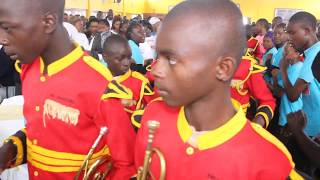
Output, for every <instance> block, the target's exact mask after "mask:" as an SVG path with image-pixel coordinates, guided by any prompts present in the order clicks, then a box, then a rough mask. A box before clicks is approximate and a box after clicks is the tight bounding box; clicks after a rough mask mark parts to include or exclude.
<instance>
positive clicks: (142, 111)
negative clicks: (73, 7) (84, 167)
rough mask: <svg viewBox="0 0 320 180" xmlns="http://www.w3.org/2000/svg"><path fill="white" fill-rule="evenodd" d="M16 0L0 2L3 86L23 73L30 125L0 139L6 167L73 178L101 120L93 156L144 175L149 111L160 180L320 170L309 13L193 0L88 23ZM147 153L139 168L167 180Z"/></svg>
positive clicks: (319, 51)
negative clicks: (260, 12)
mask: <svg viewBox="0 0 320 180" xmlns="http://www.w3.org/2000/svg"><path fill="white" fill-rule="evenodd" d="M17 1H18V0H4V2H3V3H2V6H1V7H0V44H1V45H3V48H2V49H1V54H3V57H2V56H0V58H1V59H0V63H1V64H2V63H6V67H10V69H11V71H10V73H8V74H9V76H10V77H11V79H12V83H11V84H9V85H7V84H5V83H2V79H5V80H7V78H8V77H7V76H8V74H7V75H6V76H2V74H1V73H0V77H1V78H0V84H1V85H2V86H6V87H11V86H12V87H15V89H14V90H13V91H15V92H16V93H13V94H12V95H11V96H13V95H17V94H19V92H17V91H18V90H17V89H20V88H21V87H20V80H21V82H22V94H23V96H24V99H25V104H24V116H25V118H26V122H27V123H26V128H25V129H22V130H20V131H18V132H17V133H16V134H14V135H12V136H10V137H9V138H8V139H7V140H6V141H5V142H4V144H3V146H2V147H1V148H0V172H1V171H3V170H5V169H8V168H10V167H15V166H18V165H21V164H23V163H28V168H29V173H30V177H31V179H33V178H34V179H35V178H36V177H39V178H43V179H71V178H73V177H74V176H75V174H76V172H78V171H79V168H80V167H81V164H82V162H83V160H84V158H85V156H86V154H87V153H88V152H89V150H90V147H91V145H92V143H93V142H94V141H95V139H96V137H97V136H98V135H99V130H100V128H102V127H107V128H108V130H107V133H106V135H105V137H103V140H102V142H100V143H99V144H98V145H97V147H96V151H94V152H93V156H92V157H93V158H92V160H93V159H97V158H101V157H105V156H108V157H109V158H110V159H111V161H112V169H111V171H110V172H109V174H108V176H107V177H108V178H109V179H117V180H118V179H130V178H131V179H135V178H137V179H140V177H139V176H140V174H139V173H138V174H137V173H136V172H137V170H138V169H139V167H140V166H142V165H144V164H145V162H149V160H147V161H146V159H145V157H146V150H150V130H149V128H150V126H151V125H150V120H155V121H157V123H159V124H160V126H159V124H158V126H159V127H158V129H157V130H156V131H155V132H153V133H155V134H154V137H153V136H152V137H153V138H154V139H153V144H152V145H153V146H154V147H157V148H158V150H160V151H161V152H162V153H163V156H164V159H165V164H166V173H165V177H166V179H320V172H319V169H320V119H319V116H318V115H320V111H319V108H320V83H319V82H320V69H319V63H320V42H319V41H318V37H319V36H320V32H319V31H318V27H319V26H318V24H317V19H316V17H315V16H314V15H312V14H310V13H308V12H305V11H301V12H298V13H296V14H294V15H293V16H292V17H291V18H290V20H289V21H288V22H283V20H282V18H281V17H275V18H274V19H273V20H272V23H269V22H268V20H267V19H264V18H261V19H259V20H257V22H255V23H251V24H248V25H244V24H243V21H242V14H241V12H240V10H239V8H238V7H237V6H236V5H235V4H234V3H233V2H231V1H229V0H227V1H226V0H210V1H209V0H189V1H184V2H182V3H180V4H178V5H177V6H176V7H175V8H173V9H172V10H171V11H170V12H169V14H168V15H167V16H166V17H165V18H164V19H163V20H162V19H160V18H158V17H145V19H143V18H142V16H140V15H139V16H137V17H135V18H133V19H128V18H127V17H125V16H124V17H121V16H120V15H117V16H114V14H113V11H112V10H111V9H110V10H109V11H108V13H107V15H106V17H103V13H102V12H98V13H97V15H96V16H91V17H89V19H87V18H86V17H84V16H80V15H68V14H63V10H64V0H57V1H55V2H54V3H53V2H52V1H51V0H42V1H39V0H35V1H37V2H39V5H38V6H32V5H30V3H28V1H27V0H24V1H23V2H21V3H20V7H19V8H20V9H17V10H16V9H12V8H9V7H11V6H12V3H15V2H17ZM19 2H20V1H19ZM48 9H50V11H49V10H48ZM27 11H28V12H30V11H31V12H33V13H26V12H27ZM3 12H6V13H3ZM39 17H41V18H40V19H39ZM26 20H29V21H28V22H29V23H28V25H27V24H26V23H25V21H26ZM12 24H13V25H15V26H13V25H12ZM204 27H205V28H204ZM19 28H20V29H19ZM28 32H32V33H33V36H32V37H30V36H29V34H28ZM27 41H28V42H30V43H32V44H33V46H32V48H30V47H29V46H30V45H26V44H25V42H27ZM10 59H11V60H10ZM14 62H16V63H14ZM13 68H15V69H16V70H17V71H18V72H19V73H20V77H21V79H20V78H18V77H17V72H14V73H13V72H12V70H13ZM1 69H2V68H1ZM3 71H5V69H3ZM0 72H2V71H0ZM6 72H8V70H7V69H6ZM14 74H15V75H14ZM13 77H14V78H13ZM13 79H14V80H13ZM7 89H8V88H7ZM0 93H1V91H0ZM0 96H1V94H0ZM5 97H9V94H8V92H7V94H6V96H5ZM153 123H154V122H153ZM153 125H154V124H153ZM150 157H151V161H150V162H149V163H150V165H148V166H143V170H146V169H145V168H147V170H150V171H151V172H152V174H153V176H154V177H156V178H157V179H159V177H162V176H163V174H162V173H160V169H161V168H163V165H162V164H161V163H160V162H162V159H161V158H158V157H156V156H154V155H151V156H150ZM90 164H92V162H91V161H90ZM105 166H106V165H105ZM98 169H99V168H98ZM101 169H103V168H100V169H99V170H101ZM161 172H162V171H161Z"/></svg>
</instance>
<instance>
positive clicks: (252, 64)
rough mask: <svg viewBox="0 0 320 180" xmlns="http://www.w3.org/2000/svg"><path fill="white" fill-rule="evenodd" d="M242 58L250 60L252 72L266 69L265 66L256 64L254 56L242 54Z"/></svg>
mask: <svg viewBox="0 0 320 180" xmlns="http://www.w3.org/2000/svg"><path fill="white" fill-rule="evenodd" d="M242 60H245V61H250V63H251V67H250V71H251V73H253V74H254V73H259V72H263V71H265V70H266V69H267V68H266V67H264V66H261V65H259V64H257V63H256V62H257V61H256V59H254V58H252V57H250V56H243V57H242Z"/></svg>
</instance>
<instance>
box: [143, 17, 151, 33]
mask: <svg viewBox="0 0 320 180" xmlns="http://www.w3.org/2000/svg"><path fill="white" fill-rule="evenodd" d="M141 24H142V26H144V27H147V28H148V29H150V31H151V32H153V27H152V25H151V24H150V23H149V22H148V21H147V20H142V21H141Z"/></svg>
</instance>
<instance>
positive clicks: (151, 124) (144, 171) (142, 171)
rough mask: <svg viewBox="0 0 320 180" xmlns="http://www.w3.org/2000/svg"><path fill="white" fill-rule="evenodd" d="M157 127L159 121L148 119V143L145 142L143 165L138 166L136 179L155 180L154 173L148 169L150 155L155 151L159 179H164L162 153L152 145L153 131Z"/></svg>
mask: <svg viewBox="0 0 320 180" xmlns="http://www.w3.org/2000/svg"><path fill="white" fill-rule="evenodd" d="M159 127H160V123H159V122H158V121H148V129H149V135H148V144H147V149H146V152H145V156H144V161H143V166H141V167H139V168H138V174H137V180H147V179H152V180H155V177H154V175H153V174H152V173H151V172H150V170H149V166H150V163H151V157H152V155H153V154H154V153H156V155H158V157H159V159H160V177H159V180H164V179H165V176H166V161H165V158H164V155H163V153H162V152H161V151H160V150H159V149H158V148H155V147H152V144H153V140H154V134H155V131H156V129H158V128H159Z"/></svg>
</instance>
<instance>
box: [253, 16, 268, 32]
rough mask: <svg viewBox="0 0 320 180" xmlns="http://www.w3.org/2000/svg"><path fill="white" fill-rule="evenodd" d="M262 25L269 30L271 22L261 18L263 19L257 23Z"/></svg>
mask: <svg viewBox="0 0 320 180" xmlns="http://www.w3.org/2000/svg"><path fill="white" fill-rule="evenodd" d="M258 23H259V24H262V25H263V27H264V28H265V29H266V30H268V29H269V22H268V20H266V19H264V18H261V19H258V21H257V23H256V24H258Z"/></svg>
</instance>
